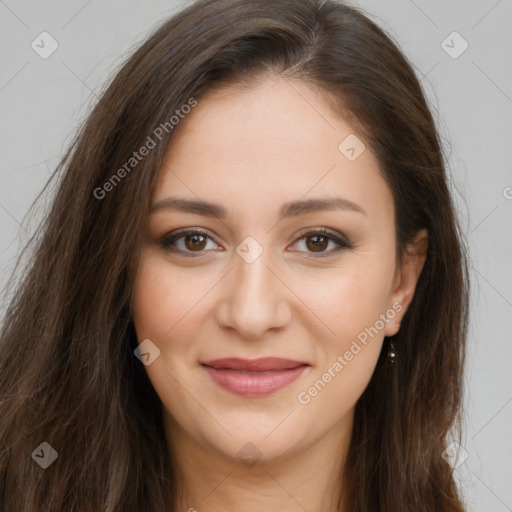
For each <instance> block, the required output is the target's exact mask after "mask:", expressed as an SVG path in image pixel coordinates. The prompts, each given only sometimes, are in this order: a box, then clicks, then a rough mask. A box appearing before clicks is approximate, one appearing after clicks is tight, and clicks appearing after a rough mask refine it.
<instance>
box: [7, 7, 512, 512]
mask: <svg viewBox="0 0 512 512" xmlns="http://www.w3.org/2000/svg"><path fill="white" fill-rule="evenodd" d="M353 3H355V4H356V5H359V6H360V7H362V8H364V9H365V10H367V11H368V12H369V13H370V17H372V18H373V19H374V20H375V21H377V22H378V23H379V24H380V25H381V26H383V27H384V28H385V29H386V30H387V31H388V33H390V34H391V35H392V36H393V37H394V38H395V40H396V41H398V43H399V45H400V46H401V48H402V49H403V51H404V52H405V54H406V55H407V56H408V57H409V58H410V59H411V60H412V62H413V63H414V66H415V68H416V70H417V73H418V76H419V77H421V78H422V84H423V86H424V88H425V91H426V93H427V95H428V98H429V100H430V102H431V106H432V108H433V111H434V114H435V117H436V120H437V123H438V127H439V130H440V133H441V136H442V139H443V142H444V146H445V148H444V149H445V153H446V155H447V160H448V163H449V165H450V168H451V185H452V188H453V191H454V195H455V199H456V202H457V204H458V209H459V214H460V218H461V222H462V227H463V229H464V231H465V233H466V234H467V239H468V245H469V248H470V252H471V258H472V271H471V272H472V276H473V290H472V306H471V312H472V317H471V327H470V339H469V360H468V365H467V374H466V411H467V413H466V422H465V439H464V443H463V448H464V450H466V451H467V454H468V458H467V460H466V461H465V462H464V463H463V464H461V465H460V466H459V467H458V468H457V469H456V475H457V479H458V481H459V482H460V485H461V487H462V489H463V493H464V495H465V496H466V499H467V502H468V510H472V511H478V512H489V511H493V512H502V511H512V486H511V485H510V484H511V482H512V467H511V462H510V461H511V458H512V457H511V455H512V453H511V452H512V450H511V445H512V442H511V436H510V432H511V429H510V427H511V423H512V403H511V402H512V385H511V380H512V377H511V372H510V364H511V361H512V357H511V352H512V344H511V343H510V341H511V339H510V332H511V328H512V315H511V309H512V272H511V271H510V262H511V261H512V258H511V255H512V254H511V253H512V250H511V249H512V248H511V245H512V244H511V239H512V237H511V232H510V220H511V209H512V199H511V198H512V188H510V187H512V173H511V163H512V149H511V148H512V141H511V137H510V136H511V126H512V65H511V62H512V59H511V56H512V51H511V50H512V30H511V29H512V23H511V22H512V1H511V0H498V1H496V0H491V1H486V0H479V1H449V2H447V1H443V2H441V1H434V0H414V1H413V0H394V1H386V2H383V1H381V2H379V1H377V0H364V1H359V2H353ZM184 5H185V3H184V2H183V1H177V0H166V1H153V2H151V3H149V2H147V1H142V0H138V1H120V0H117V1H112V0H109V1H99V0H89V1H87V0H79V1H78V0H68V1H66V2H63V1H41V0H37V1H27V0H21V1H20V0H16V1H15V0H6V1H0V38H1V47H0V52H1V53H0V119H1V122H0V154H1V156H2V158H1V163H0V225H1V232H0V264H1V269H2V270H1V274H0V286H1V287H2V289H3V288H5V284H6V282H7V281H6V280H7V277H8V275H9V273H10V271H11V270H12V268H13V264H14V260H15V257H16V255H17V254H18V253H19V251H20V248H21V245H20V244H22V243H23V242H25V241H26V240H27V239H28V237H29V235H30V234H31V233H32V232H33V230H34V229H35V226H36V224H37V220H38V219H39V218H40V217H41V215H42V214H43V213H42V212H43V211H44V210H42V209H39V210H37V211H36V212H35V213H33V214H31V216H30V217H25V215H26V213H27V211H28V208H29V207H30V204H31V203H32V201H33V200H34V199H35V197H36V195H37V194H38V192H39V191H40V190H41V188H42V187H43V185H44V183H45V182H46V179H47V178H48V176H49V173H50V171H52V170H53V169H54V168H55V166H56V165H57V163H58V161H59V159H60V157H61V156H62V154H63V152H64V149H65V148H66V146H67V144H68V143H69V142H70V140H71V136H72V134H73V133H74V130H75V129H76V127H77V126H78V123H79V122H80V121H82V120H83V119H84V118H85V116H86V114H87V113H88V111H89V109H90V107H91V105H92V104H93V103H94V101H96V95H97V94H98V93H99V90H100V88H101V86H102V84H103V83H104V81H105V79H106V78H107V77H108V76H109V75H110V74H111V73H112V72H114V70H115V69H116V67H117V66H118V65H119V64H120V63H121V62H122V60H123V59H124V56H125V55H126V54H127V53H128V52H130V51H131V50H133V49H134V48H135V46H136V45H137V44H138V43H139V42H141V41H142V40H143V39H144V37H145V35H146V34H147V33H148V31H149V30H150V29H151V28H152V27H153V26H154V25H155V23H157V22H159V21H160V20H161V19H162V18H163V17H165V16H169V15H171V14H172V13H174V12H176V11H177V10H179V9H181V7H183V6H184ZM43 31H47V32H49V33H50V34H51V35H52V37H53V38H55V40H56V41H57V42H58V45H59V46H58V48H57V50H56V51H55V52H54V53H53V54H52V55H51V56H50V57H48V58H47V59H42V58H41V57H40V56H39V55H38V54H37V53H36V52H35V51H34V50H33V49H32V48H31V43H32V41H33V40H35V39H36V38H37V36H39V34H40V33H41V32H43ZM453 31H456V32H458V33H459V34H460V35H461V36H462V38H464V40H465V41H467V43H468V44H469V47H468V48H467V50H466V51H465V52H464V53H462V54H461V55H460V56H458V58H452V57H451V56H450V55H449V54H448V53H447V52H446V51H445V49H443V46H442V44H443V43H442V42H443V41H445V40H446V42H445V43H444V45H445V46H444V47H445V48H446V45H449V46H451V47H452V48H451V49H450V51H451V52H452V54H453V53H454V52H458V51H459V50H460V49H461V48H462V46H461V44H463V41H462V40H460V39H453V37H452V38H448V39H446V38H447V36H449V35H450V34H451V33H452V32H453ZM46 48H48V46H46ZM446 49H448V48H446ZM3 308H4V306H2V310H3ZM432 392H433V393H435V389H434V390H432Z"/></svg>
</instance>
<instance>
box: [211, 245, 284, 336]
mask: <svg viewBox="0 0 512 512" xmlns="http://www.w3.org/2000/svg"><path fill="white" fill-rule="evenodd" d="M269 255H270V251H268V254H267V251H265V250H264V251H263V253H262V254H261V255H260V256H259V257H258V258H257V259H256V260H255V261H252V262H251V263H248V262H247V261H245V260H244V259H243V258H242V257H240V256H239V255H238V254H236V253H235V254H233V262H234V266H235V268H234V269H233V270H232V271H231V272H230V273H229V276H227V278H228V281H227V284H226V291H225V292H224V294H223V296H222V298H221V299H220V300H219V304H218V305H217V308H216V314H217V321H218V323H219V325H221V326H222V327H224V328H228V329H233V330H235V331H237V332H238V334H239V336H240V337H242V338H244V339H248V340H259V339H264V338H265V337H266V335H267V334H268V332H269V331H271V332H273V331H276V330H279V329H282V328H284V327H286V326H287V325H288V324H289V322H290V320H291V317H292V307H291V304H290V296H291V295H293V294H292V292H291V291H290V289H289V288H287V286H286V285H285V284H284V283H283V280H282V278H279V277H278V274H279V273H278V272H277V271H276V270H274V269H273V268H272V267H275V265H272V264H271V261H270V260H271V258H270V257H269Z"/></svg>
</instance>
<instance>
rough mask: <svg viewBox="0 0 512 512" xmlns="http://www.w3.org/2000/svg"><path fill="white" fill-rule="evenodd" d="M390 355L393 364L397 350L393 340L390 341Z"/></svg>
mask: <svg viewBox="0 0 512 512" xmlns="http://www.w3.org/2000/svg"><path fill="white" fill-rule="evenodd" d="M388 357H389V362H390V363H391V364H393V363H394V362H395V359H396V352H395V345H394V343H393V342H392V341H391V342H390V343H389V348H388Z"/></svg>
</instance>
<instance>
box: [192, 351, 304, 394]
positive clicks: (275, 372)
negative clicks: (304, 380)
mask: <svg viewBox="0 0 512 512" xmlns="http://www.w3.org/2000/svg"><path fill="white" fill-rule="evenodd" d="M202 366H203V368H204V369H205V370H206V371H207V373H208V374H209V375H210V377H211V378H212V379H213V381H214V382H215V383H217V384H218V385H219V386H220V387H222V388H223V389H225V390H227V391H230V392H231V393H234V394H236V395H240V396H244V397H258V396H264V395H268V394H271V393H274V392H276V391H278V390H279V389H282V388H284V387H286V386H288V385H289V384H291V383H292V382H293V381H294V380H295V379H297V378H298V377H299V376H300V375H301V374H302V373H303V372H304V371H305V370H306V369H307V368H308V367H309V366H310V365H309V364H308V363H303V362H300V361H293V360H291V359H281V358H277V357H265V358H261V359H253V360H250V359H240V358H236V357H228V358H224V359H216V360H214V361H206V362H204V363H202Z"/></svg>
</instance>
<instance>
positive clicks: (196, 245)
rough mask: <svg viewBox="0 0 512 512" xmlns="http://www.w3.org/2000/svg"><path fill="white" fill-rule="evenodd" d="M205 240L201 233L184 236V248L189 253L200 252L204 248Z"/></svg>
mask: <svg viewBox="0 0 512 512" xmlns="http://www.w3.org/2000/svg"><path fill="white" fill-rule="evenodd" d="M206 238H207V237H205V236H204V235H203V234H202V233H194V234H192V235H185V240H184V241H185V247H186V248H187V249H188V250H190V251H196V250H197V251H201V250H203V249H204V248H205V246H206Z"/></svg>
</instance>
